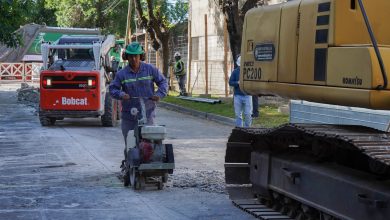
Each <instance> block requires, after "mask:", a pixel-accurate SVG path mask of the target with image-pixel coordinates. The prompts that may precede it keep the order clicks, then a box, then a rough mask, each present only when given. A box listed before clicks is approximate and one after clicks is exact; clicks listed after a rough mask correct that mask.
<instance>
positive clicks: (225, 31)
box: [223, 20, 229, 97]
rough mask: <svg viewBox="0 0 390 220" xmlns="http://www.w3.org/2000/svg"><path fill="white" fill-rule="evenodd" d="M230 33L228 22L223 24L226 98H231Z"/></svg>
mask: <svg viewBox="0 0 390 220" xmlns="http://www.w3.org/2000/svg"><path fill="white" fill-rule="evenodd" d="M227 41H228V31H227V23H226V20H224V22H223V48H224V49H223V72H224V74H225V97H228V96H229V75H228V43H227Z"/></svg>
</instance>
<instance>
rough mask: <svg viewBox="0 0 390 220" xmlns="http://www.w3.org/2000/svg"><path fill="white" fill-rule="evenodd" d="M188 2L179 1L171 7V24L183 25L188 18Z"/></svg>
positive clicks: (186, 0) (184, 0)
mask: <svg viewBox="0 0 390 220" xmlns="http://www.w3.org/2000/svg"><path fill="white" fill-rule="evenodd" d="M188 9H189V7H188V0H177V1H176V2H175V4H171V5H170V6H169V19H170V22H171V23H182V22H184V21H185V20H187V18H188Z"/></svg>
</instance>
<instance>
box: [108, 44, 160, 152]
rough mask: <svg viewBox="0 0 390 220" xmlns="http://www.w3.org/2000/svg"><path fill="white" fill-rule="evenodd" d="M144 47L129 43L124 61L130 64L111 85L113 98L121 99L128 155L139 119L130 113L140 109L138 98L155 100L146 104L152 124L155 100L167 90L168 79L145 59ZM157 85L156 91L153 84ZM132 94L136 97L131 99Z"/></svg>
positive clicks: (123, 128) (149, 120) (149, 122)
mask: <svg viewBox="0 0 390 220" xmlns="http://www.w3.org/2000/svg"><path fill="white" fill-rule="evenodd" d="M143 56H144V50H143V48H142V46H141V44H140V43H138V42H136V41H135V42H132V43H130V44H129V45H127V46H126V48H125V51H124V53H123V56H122V58H123V60H127V61H128V63H129V65H127V66H126V67H124V68H123V69H121V70H120V71H119V72H118V73H117V74H116V76H115V79H114V80H113V81H112V82H111V84H110V88H109V89H110V94H111V96H112V97H113V98H114V99H118V100H122V123H121V126H122V134H123V137H124V139H125V146H126V148H125V157H126V155H127V154H126V152H127V145H128V143H127V136H128V132H129V131H130V130H134V127H135V126H136V124H137V118H135V117H134V116H132V115H131V109H132V108H138V107H139V105H140V103H139V99H137V97H143V98H149V99H151V100H153V101H154V102H147V103H145V107H146V117H147V124H153V123H154V118H155V108H156V102H158V101H159V100H160V99H161V98H163V97H165V96H166V95H167V93H168V82H167V80H166V79H165V77H164V75H163V74H162V73H161V72H160V71H159V70H158V69H157V68H156V67H155V66H153V65H151V64H148V63H145V62H143V61H142V57H143ZM155 84H156V86H157V91H155V89H154V85H155ZM132 97H133V98H132Z"/></svg>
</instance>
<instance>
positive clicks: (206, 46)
mask: <svg viewBox="0 0 390 220" xmlns="http://www.w3.org/2000/svg"><path fill="white" fill-rule="evenodd" d="M208 59H209V58H208V42H207V14H205V15H204V67H205V78H206V95H208V94H209V68H208V64H209V63H208Z"/></svg>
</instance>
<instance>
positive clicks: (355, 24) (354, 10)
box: [330, 0, 390, 46]
mask: <svg viewBox="0 0 390 220" xmlns="http://www.w3.org/2000/svg"><path fill="white" fill-rule="evenodd" d="M332 4H334V15H335V18H334V21H333V22H334V32H333V34H334V42H330V44H331V45H334V46H340V45H345V44H371V41H370V37H369V34H368V32H367V28H366V26H365V24H364V20H363V16H362V13H361V10H360V7H359V4H358V1H357V0H333V1H332ZM363 4H364V8H365V9H366V11H367V15H368V18H369V19H370V23H371V26H372V29H373V31H374V33H375V36H376V38H377V41H378V44H380V45H390V28H389V22H388V21H389V20H390V13H389V12H390V1H389V0H365V1H363Z"/></svg>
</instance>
